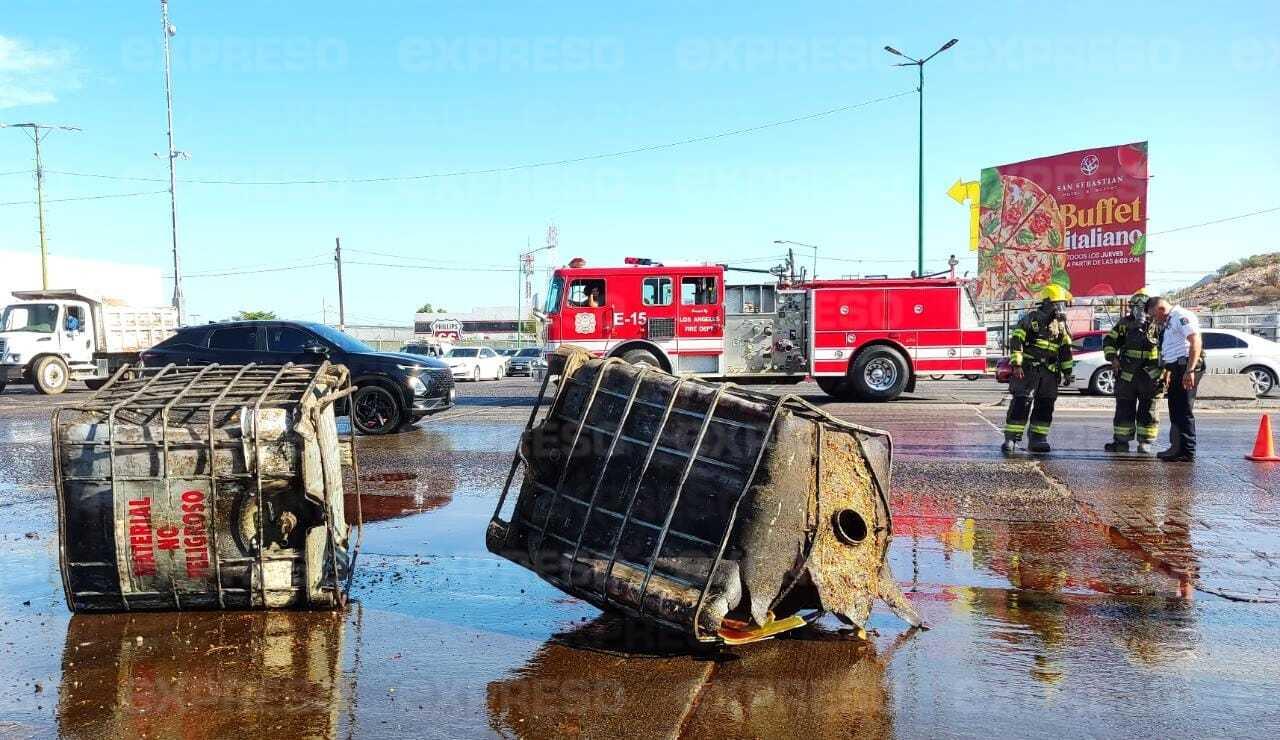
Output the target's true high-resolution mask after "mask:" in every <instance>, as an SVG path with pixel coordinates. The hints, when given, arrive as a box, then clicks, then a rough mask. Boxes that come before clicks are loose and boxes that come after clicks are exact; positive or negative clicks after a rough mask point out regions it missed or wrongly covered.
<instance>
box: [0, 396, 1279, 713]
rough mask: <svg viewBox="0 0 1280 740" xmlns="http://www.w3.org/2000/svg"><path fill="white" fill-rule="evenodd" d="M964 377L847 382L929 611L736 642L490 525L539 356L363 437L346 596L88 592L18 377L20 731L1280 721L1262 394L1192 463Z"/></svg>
mask: <svg viewBox="0 0 1280 740" xmlns="http://www.w3.org/2000/svg"><path fill="white" fill-rule="evenodd" d="M959 383H963V381H953V382H944V383H938V384H923V388H922V393H921V394H920V396H921V397H922V399H917V400H913V401H910V402H907V403H898V404H888V405H874V406H873V405H851V404H831V405H828V406H827V409H828V410H829V411H831V412H833V413H836V414H837V415H839V416H841V417H844V418H848V419H850V420H853V421H857V422H859V423H864V424H868V425H873V426H878V427H881V428H885V429H888V430H889V431H891V432H892V433H893V434H894V442H895V453H896V455H895V470H894V495H893V501H892V504H893V510H894V516H895V531H896V537H895V539H894V543H893V546H892V548H891V551H890V558H891V561H892V565H893V569H894V572H895V574H896V575H897V577H898V579H899V581H900V582H901V584H902V586H903V588H904V590H906V591H907V592H908V595H909V597H910V598H911V599H912V601H913V602H914V603H915V605H916V606H917V608H919V609H920V611H921V612H922V614H923V616H924V617H925V619H926V621H927V622H928V624H929V625H930V627H931V629H929V630H927V631H907V630H906V629H905V627H904V625H903V624H902V623H901V622H900V621H898V620H897V619H896V618H894V617H893V616H892V615H891V614H889V613H888V612H887V611H877V612H875V613H874V614H873V616H872V619H871V622H870V624H869V628H870V631H871V633H870V636H869V640H866V641H864V640H859V639H857V638H856V637H855V636H853V635H851V634H849V633H847V632H843V631H841V630H840V628H839V625H838V624H836V623H834V622H827V621H823V622H820V623H819V624H818V625H817V626H816V627H815V628H813V629H810V630H806V631H803V632H799V633H795V634H791V635H788V636H786V637H785V638H784V639H776V640H772V641H768V642H764V643H759V644H755V645H749V646H742V647H736V648H732V649H729V650H725V651H723V652H721V653H706V652H697V651H690V650H689V649H688V647H687V646H686V645H685V644H684V643H683V642H682V641H681V640H680V639H677V638H673V637H672V636H670V635H668V634H665V633H661V632H654V631H652V630H649V629H646V628H644V627H643V626H641V625H637V624H635V623H632V622H628V621H626V620H622V619H619V618H616V617H613V616H611V615H602V614H601V613H600V612H599V611H598V610H596V609H595V608H593V607H591V606H589V605H586V604H584V603H581V602H579V601H577V600H575V599H572V598H569V597H567V596H565V595H564V594H562V593H561V592H559V591H557V590H556V589H554V588H552V587H551V586H549V585H547V584H545V583H543V582H542V581H540V580H538V579H537V578H536V577H535V576H533V575H532V574H531V573H529V572H527V571H525V570H523V569H521V568H519V567H517V566H515V565H513V564H511V563H509V562H507V561H505V560H501V559H498V558H496V557H495V556H492V555H490V554H489V553H488V552H487V551H486V550H485V547H484V541H483V533H484V526H485V523H486V522H487V520H488V517H489V515H490V514H491V512H492V509H493V506H494V504H495V503H496V498H497V494H498V491H499V490H500V488H501V485H502V482H503V479H504V477H505V475H506V472H507V466H508V465H509V463H510V455H511V451H512V450H513V448H514V446H515V442H516V439H517V437H518V434H519V431H520V428H521V426H522V425H523V423H524V421H525V419H526V418H527V414H528V411H529V406H528V403H529V400H530V396H531V395H532V393H533V390H534V387H533V386H532V384H531V383H530V382H529V381H527V380H508V381H500V382H497V383H481V384H464V385H463V386H462V387H461V392H462V393H463V394H464V397H463V399H462V402H461V403H460V404H459V406H458V407H457V408H456V409H454V410H452V411H450V412H448V413H447V414H445V415H442V416H441V417H437V418H435V419H433V420H431V421H428V422H426V423H424V424H422V425H421V426H420V427H419V428H418V429H415V430H413V431H410V432H408V433H405V434H402V435H397V436H394V437H390V438H379V439H369V438H365V439H362V440H361V444H360V455H361V478H362V481H361V484H362V486H363V488H364V492H365V494H366V495H365V496H364V498H363V500H362V501H361V502H360V503H361V507H362V509H363V511H364V513H365V520H366V525H365V537H364V548H363V551H362V553H361V555H360V561H359V564H358V573H357V577H356V579H355V584H354V586H353V596H354V597H355V599H356V603H355V604H353V605H352V606H351V607H350V608H349V609H348V610H347V611H346V612H345V613H343V614H331V613H299V612H288V613H270V614H264V613H222V614H196V613H186V614H133V615H129V614H123V615H85V616H77V617H71V616H69V615H68V614H67V612H66V607H65V604H64V601H63V595H62V585H61V581H60V578H59V576H58V571H57V542H56V537H55V536H54V527H53V521H54V508H53V502H52V494H53V491H52V487H51V483H50V481H51V471H50V468H49V466H50V463H49V433H48V425H47V419H48V406H47V402H48V401H49V399H45V398H43V397H38V396H33V395H29V394H26V393H23V392H22V391H21V389H18V391H19V392H18V393H17V394H14V392H13V390H11V391H10V392H8V393H6V394H5V395H3V396H0V514H2V516H0V736H4V737H28V736H30V737H45V736H50V735H63V736H69V737H94V738H101V737H107V738H117V737H119V738H123V737H173V736H183V737H196V738H201V737H225V736H228V735H242V734H247V733H255V732H256V733H273V734H275V735H277V736H286V737H294V736H307V737H404V736H414V737H476V736H492V735H500V736H507V737H530V738H534V737H553V736H568V737H575V736H585V737H606V736H608V737H612V736H621V735H625V736H631V737H672V736H688V737H776V736H809V737H813V736H849V735H865V736H874V737H891V736H897V737H938V736H960V737H978V736H989V735H990V734H992V732H993V731H994V730H997V729H998V728H1001V726H1003V727H1004V728H1006V731H1007V732H1010V733H1011V734H1014V735H1016V736H1027V737H1045V736H1057V737H1062V736H1068V737H1078V736H1091V737H1097V736H1123V735H1144V736H1145V735H1158V736H1170V737H1187V736H1213V737H1274V736H1276V735H1277V734H1278V733H1280V702H1277V701H1276V700H1275V699H1274V697H1276V696H1277V695H1280V671H1278V670H1276V668H1275V666H1276V664H1277V663H1278V662H1280V603H1277V602H1280V477H1278V476H1280V466H1277V465H1269V466H1268V465H1256V464H1253V463H1249V462H1246V461H1245V460H1243V454H1244V453H1245V452H1246V451H1248V449H1249V448H1250V446H1251V445H1252V441H1253V435H1254V432H1255V430H1256V426H1257V412H1256V411H1252V410H1230V411H1207V412H1204V413H1202V414H1201V415H1200V417H1201V419H1200V420H1201V437H1202V440H1203V442H1202V449H1201V456H1200V458H1199V459H1198V461H1197V463H1196V465H1195V466H1194V467H1191V466H1186V465H1162V464H1159V463H1156V462H1154V461H1150V460H1144V459H1138V458H1136V457H1135V458H1131V459H1129V458H1126V459H1116V458H1111V457H1108V456H1107V455H1105V454H1104V453H1102V452H1101V445H1102V443H1103V442H1105V441H1106V436H1107V434H1108V430H1109V428H1110V419H1109V418H1108V416H1107V414H1105V413H1098V412H1096V411H1089V410H1077V411H1071V410H1067V411H1064V412H1063V413H1061V414H1060V416H1059V419H1058V421H1057V422H1056V423H1055V429H1054V433H1053V435H1052V437H1051V440H1052V441H1053V442H1054V443H1055V445H1056V446H1057V450H1056V451H1055V453H1054V455H1052V456H1050V457H1048V458H1045V459H1042V460H1035V459H1032V458H1029V457H1025V456H1017V457H1015V458H1013V459H1004V458H1003V457H1002V456H1001V455H1000V454H999V452H998V449H997V447H996V445H997V444H998V440H999V436H998V434H997V432H996V427H997V426H998V425H999V424H1000V422H1001V421H1002V418H1003V409H1001V408H998V407H994V406H991V405H988V404H983V403H974V402H968V401H966V402H963V403H962V402H957V401H956V399H955V398H954V397H952V396H954V394H953V393H952V391H951V386H952V385H956V384H959ZM782 390H783V391H784V392H785V391H790V390H798V391H800V392H801V393H802V394H804V395H809V394H811V393H813V389H811V388H809V387H808V386H799V387H797V388H794V389H782ZM59 400H60V402H65V401H66V400H68V399H67V398H65V397H64V398H63V399H59ZM992 400H993V401H995V400H998V398H994V399H992ZM354 503H355V502H354V501H352V502H349V508H353V506H354Z"/></svg>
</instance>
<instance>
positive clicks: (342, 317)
mask: <svg viewBox="0 0 1280 740" xmlns="http://www.w3.org/2000/svg"><path fill="white" fill-rule="evenodd" d="M356 251H359V250H356ZM333 261H334V263H335V264H336V265H337V266H338V331H346V330H347V304H346V303H345V302H343V298H342V240H341V239H339V238H338V237H336V236H335V237H333Z"/></svg>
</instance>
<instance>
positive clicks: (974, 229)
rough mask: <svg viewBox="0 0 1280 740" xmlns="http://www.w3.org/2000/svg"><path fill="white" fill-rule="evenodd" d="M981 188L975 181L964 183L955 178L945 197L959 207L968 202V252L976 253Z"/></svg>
mask: <svg viewBox="0 0 1280 740" xmlns="http://www.w3.org/2000/svg"><path fill="white" fill-rule="evenodd" d="M981 191H982V188H981V186H980V185H979V184H978V181H977V180H970V181H968V182H965V181H964V180H961V179H959V178H956V181H955V184H954V185H952V186H951V187H949V188H947V195H949V196H951V199H952V200H954V201H955V202H957V203H960V204H961V205H963V204H964V202H965V201H966V200H967V201H969V251H970V252H976V251H978V203H979V199H980V197H981V194H982V192H981Z"/></svg>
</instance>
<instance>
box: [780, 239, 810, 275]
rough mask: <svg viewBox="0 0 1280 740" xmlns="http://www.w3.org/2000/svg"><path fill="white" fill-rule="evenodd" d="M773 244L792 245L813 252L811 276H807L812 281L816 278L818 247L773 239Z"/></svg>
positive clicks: (788, 240)
mask: <svg viewBox="0 0 1280 740" xmlns="http://www.w3.org/2000/svg"><path fill="white" fill-rule="evenodd" d="M773 243H774V244H794V245H795V246H797V247H807V248H809V249H812V250H813V274H811V275H810V276H809V279H810V280H812V279H814V278H816V277H818V245H817V244H805V243H804V242H793V241H791V240H790V239H774V240H773Z"/></svg>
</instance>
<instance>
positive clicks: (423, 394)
mask: <svg viewBox="0 0 1280 740" xmlns="http://www.w3.org/2000/svg"><path fill="white" fill-rule="evenodd" d="M324 360H328V361H330V362H333V363H337V364H341V365H346V366H347V369H348V370H350V371H351V380H352V382H353V383H354V384H355V386H356V391H355V393H354V394H353V395H352V397H351V410H350V412H349V413H350V416H351V423H352V424H353V425H355V428H356V429H357V430H358V431H360V432H361V433H363V434H389V433H391V432H394V431H397V430H399V429H401V428H402V427H404V426H406V425H408V424H413V423H415V422H417V421H419V420H421V419H422V418H423V417H424V416H427V415H429V414H434V413H437V412H440V411H444V410H445V409H447V408H449V407H450V406H452V405H453V402H454V387H453V374H452V373H450V372H449V367H448V366H447V365H446V364H445V363H444V362H442V361H441V360H438V359H436V358H434V357H424V356H421V355H413V354H401V353H397V352H378V351H376V350H374V349H373V348H372V347H369V346H368V345H367V344H365V343H364V342H361V341H360V340H358V339H355V338H354V337H351V336H349V335H347V334H344V333H342V332H340V331H338V330H337V329H334V328H333V327H331V326H325V325H324V324H315V323H311V322H306V321H230V322H226V323H221V324H205V325H203V326H187V327H183V328H181V329H178V332H177V333H176V334H174V335H173V336H172V337H169V338H168V339H166V340H164V341H163V342H161V343H159V344H157V345H155V346H154V347H152V348H151V349H149V350H146V351H145V352H143V353H142V364H143V365H145V366H147V367H155V366H162V365H167V364H170V363H174V364H178V365H208V364H212V363H215V362H216V363H219V364H224V365H244V364H248V363H250V362H254V363H259V364H263V365H283V364H285V363H286V362H293V363H297V364H318V363H320V362H323V361H324ZM338 411H339V413H348V410H347V409H346V406H345V405H343V406H340V407H339V409H338Z"/></svg>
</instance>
